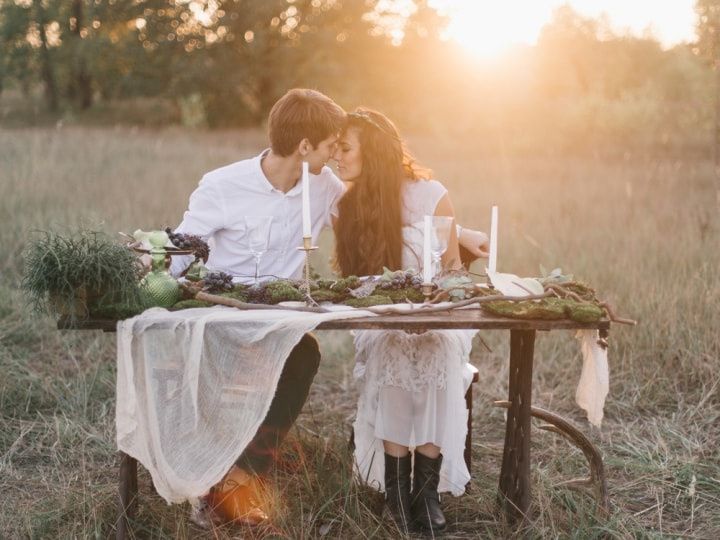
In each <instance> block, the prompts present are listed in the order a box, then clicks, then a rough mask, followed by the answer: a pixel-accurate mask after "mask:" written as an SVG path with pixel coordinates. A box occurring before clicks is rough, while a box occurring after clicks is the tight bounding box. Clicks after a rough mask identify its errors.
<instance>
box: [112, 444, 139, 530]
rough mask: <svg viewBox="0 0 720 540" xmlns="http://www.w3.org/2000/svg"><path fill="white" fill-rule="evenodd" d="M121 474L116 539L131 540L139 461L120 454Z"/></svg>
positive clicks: (135, 506)
mask: <svg viewBox="0 0 720 540" xmlns="http://www.w3.org/2000/svg"><path fill="white" fill-rule="evenodd" d="M119 455H120V474H119V482H118V495H119V497H118V517H117V524H116V534H115V538H116V539H117V540H125V539H126V538H129V533H130V523H129V520H131V519H132V518H133V517H134V516H135V510H136V509H137V460H136V459H135V458H134V457H131V456H129V455H127V454H126V453H125V452H119Z"/></svg>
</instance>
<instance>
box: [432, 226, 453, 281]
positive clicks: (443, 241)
mask: <svg viewBox="0 0 720 540" xmlns="http://www.w3.org/2000/svg"><path fill="white" fill-rule="evenodd" d="M453 221H454V220H453V218H451V217H450V216H433V217H432V234H431V236H430V252H431V254H432V269H433V275H434V276H436V275H438V274H439V273H440V269H441V263H440V259H441V258H442V255H443V253H445V251H447V248H448V242H449V241H450V227H452V224H453Z"/></svg>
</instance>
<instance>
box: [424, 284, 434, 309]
mask: <svg viewBox="0 0 720 540" xmlns="http://www.w3.org/2000/svg"><path fill="white" fill-rule="evenodd" d="M422 293H423V296H424V297H425V303H426V304H427V303H428V302H430V297H431V296H432V293H433V284H432V283H423V284H422Z"/></svg>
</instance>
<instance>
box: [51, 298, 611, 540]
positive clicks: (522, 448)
mask: <svg viewBox="0 0 720 540" xmlns="http://www.w3.org/2000/svg"><path fill="white" fill-rule="evenodd" d="M115 327H116V321H110V320H92V319H91V320H86V321H81V322H78V323H74V324H69V323H67V322H65V321H62V320H61V321H59V322H58V328H59V329H61V330H63V329H75V330H103V331H105V332H114V331H115ZM609 328H610V321H608V320H605V319H603V320H600V321H598V322H595V323H578V322H575V321H571V320H567V319H562V320H555V321H549V320H520V319H509V318H504V317H495V316H490V315H487V314H485V313H483V312H482V311H481V310H479V309H457V310H452V311H443V312H434V313H427V314H393V315H382V316H375V317H363V318H356V319H345V320H336V321H328V322H324V323H322V324H320V325H319V326H318V327H317V330H357V329H363V330H431V329H432V330H436V329H443V330H450V329H476V330H510V370H509V381H508V401H510V407H509V409H508V413H507V420H506V424H505V445H504V448H503V459H502V467H501V469H500V481H499V500H500V504H501V505H502V506H503V509H504V510H505V513H506V515H507V517H508V519H509V520H510V521H511V522H515V521H518V520H520V519H523V518H524V517H525V516H527V514H528V510H529V508H530V493H531V485H530V419H531V411H530V407H531V404H532V373H533V353H534V348H535V334H536V332H537V331H538V330H539V331H549V330H578V329H598V330H603V331H607V330H609ZM120 458H121V459H120V484H119V495H120V499H119V519H118V527H117V538H119V539H125V538H126V537H127V535H128V517H130V516H132V515H134V510H135V507H136V504H137V503H136V498H137V497H136V495H137V462H136V460H135V459H134V458H132V457H130V456H128V455H127V454H125V453H124V452H120Z"/></svg>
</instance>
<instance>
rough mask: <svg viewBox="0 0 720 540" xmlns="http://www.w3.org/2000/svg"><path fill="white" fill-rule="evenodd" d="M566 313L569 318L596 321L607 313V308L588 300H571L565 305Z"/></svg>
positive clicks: (578, 320)
mask: <svg viewBox="0 0 720 540" xmlns="http://www.w3.org/2000/svg"><path fill="white" fill-rule="evenodd" d="M565 313H566V314H567V316H568V318H569V319H572V320H573V321H577V322H582V323H591V322H596V321H599V320H600V319H602V317H603V316H604V315H605V310H604V309H603V308H601V307H600V306H598V305H597V304H591V303H586V302H582V303H580V302H571V301H568V305H567V306H566V307H565Z"/></svg>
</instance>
